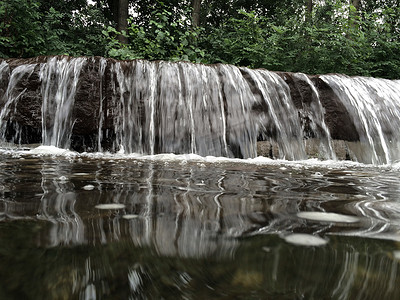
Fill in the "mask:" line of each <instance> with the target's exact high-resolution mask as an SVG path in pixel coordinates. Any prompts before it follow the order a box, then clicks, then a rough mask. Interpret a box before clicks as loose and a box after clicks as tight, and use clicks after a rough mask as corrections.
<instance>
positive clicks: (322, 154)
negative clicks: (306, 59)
mask: <svg viewBox="0 0 400 300" xmlns="http://www.w3.org/2000/svg"><path fill="white" fill-rule="evenodd" d="M90 64H98V65H96V66H95V68H94V69H93V70H95V71H94V72H92V73H91V74H90V76H89V77H87V76H86V73H85V74H83V75H82V74H81V73H82V72H81V71H82V68H83V67H84V66H86V65H87V66H89V65H90ZM38 70H40V71H39V72H38ZM85 70H86V67H85ZM85 72H86V71H85ZM290 76H292V77H293V78H295V79H296V80H299V81H300V82H302V87H300V88H305V89H307V90H309V91H310V92H309V93H308V92H307V95H306V96H305V97H307V99H303V100H304V101H303V100H301V101H303V102H302V104H301V105H302V106H301V107H300V108H299V107H297V106H298V104H296V106H295V104H294V101H293V99H292V98H291V92H292V91H291V89H292V87H291V86H289V85H288V84H287V83H286V82H285V80H284V79H282V78H281V77H280V76H279V75H278V74H277V73H273V72H269V71H267V70H250V69H247V68H238V67H235V66H231V65H223V64H218V65H202V64H192V63H187V62H177V63H172V62H149V61H144V60H136V61H114V60H106V59H104V58H100V59H98V58H84V57H81V58H67V57H51V58H48V59H47V61H45V60H40V59H39V60H36V62H35V63H27V64H24V65H20V66H17V67H15V66H12V67H11V66H9V65H8V63H7V62H6V61H2V62H1V63H0V77H1V80H2V82H3V83H6V84H3V85H2V88H3V89H2V90H1V93H2V94H1V95H0V97H1V99H0V103H1V105H2V109H1V111H0V134H1V136H2V139H3V140H12V141H13V142H17V143H20V142H21V141H20V140H19V139H20V138H18V136H20V135H21V134H20V133H18V130H19V128H22V127H23V126H24V124H19V122H20V120H21V118H20V115H21V112H20V111H19V109H20V108H22V107H25V106H26V103H31V101H30V99H36V98H38V97H40V99H39V101H38V103H40V105H41V112H39V113H41V120H40V119H38V120H36V121H34V122H32V124H34V125H32V124H29V126H36V125H35V124H38V123H39V122H41V128H36V127H33V129H34V130H36V131H37V132H40V131H41V135H42V144H43V145H52V146H56V147H59V148H69V147H70V146H71V137H72V136H73V135H77V134H81V133H77V132H76V130H75V128H74V125H75V121H77V120H78V121H79V126H82V124H85V125H86V124H88V126H89V125H90V126H91V127H90V128H91V129H90V130H91V132H90V133H88V135H93V136H90V137H89V139H92V141H93V143H92V145H91V146H90V147H87V148H85V149H88V148H91V149H98V150H99V151H103V150H108V149H110V150H112V151H118V150H120V151H123V152H125V153H140V154H150V155H153V154H158V153H175V154H187V153H193V154H198V155H201V156H209V155H211V156H224V157H239V158H253V157H256V156H257V155H259V153H257V143H258V140H259V139H263V140H266V141H269V142H270V144H271V145H274V147H275V146H276V148H277V151H278V152H279V154H278V155H275V154H274V157H279V158H282V159H288V160H301V159H306V158H307V153H306V150H307V149H306V147H305V145H307V146H308V145H309V144H308V140H307V139H308V138H309V137H312V138H313V140H312V143H316V144H317V146H318V147H319V150H317V152H318V153H317V155H318V157H319V158H321V159H336V154H335V151H334V149H333V147H332V144H333V142H332V139H331V133H330V130H329V129H332V128H328V126H327V123H326V122H325V119H326V118H327V116H326V111H325V106H324V105H327V104H326V101H330V100H329V99H328V100H324V101H325V102H324V103H322V102H321V99H320V90H319V86H318V85H316V84H314V82H317V81H318V80H322V81H323V82H324V84H326V85H327V86H328V88H329V87H330V88H331V89H332V90H333V91H334V93H335V94H336V96H337V98H338V100H337V101H339V102H341V103H340V105H343V107H344V110H345V113H348V114H349V118H350V121H349V122H350V123H354V128H356V130H357V134H355V136H359V137H360V142H359V143H358V142H349V143H347V147H348V148H349V149H350V152H351V154H352V156H351V157H352V158H354V159H355V160H358V161H362V162H366V163H373V164H386V163H393V162H396V161H398V160H399V159H400V154H399V153H400V151H398V149H399V146H400V133H399V131H398V128H399V127H400V101H399V96H398V91H399V90H400V83H399V81H391V80H383V79H374V78H364V77H353V78H350V77H346V76H342V75H324V76H319V77H315V78H314V79H315V80H317V81H315V80H313V81H312V80H310V77H308V76H307V75H305V74H301V73H297V74H292V75H290ZM32 80H33V81H34V83H33V84H32V85H27V82H31V81H32ZM82 82H85V83H84V84H83V83H82ZM37 84H39V88H38V87H37ZM305 85H306V86H307V87H306V86H305ZM88 86H92V87H94V90H96V89H99V91H98V93H94V94H93V93H92V92H87V91H86V90H85V91H86V92H87V93H86V94H85V93H84V92H82V91H83V90H84V89H85V88H86V87H88ZM295 88H296V87H295ZM31 89H32V90H31ZM37 90H40V93H39V94H38V93H37ZM79 93H80V94H79ZM25 95H28V97H27V98H25ZM82 95H83V96H82ZM304 95H305V94H304ZM35 97H36V98H35ZM76 97H81V98H79V99H80V100H79V103H81V102H85V105H86V108H85V109H87V107H90V105H92V104H91V103H93V106H94V107H93V111H94V112H95V113H94V114H92V115H91V117H90V119H88V120H87V123H86V120H82V119H81V118H82V116H84V115H85V112H83V113H81V114H79V113H77V111H78V110H79V112H81V110H80V109H79V106H77V105H78V104H76V103H75V98H76ZM82 97H89V99H87V102H86V99H84V98H82ZM90 97H93V99H94V98H95V99H94V100H93V99H91V98H90ZM301 97H303V94H302V96H301ZM308 98H310V99H308ZM21 99H22V100H21ZM81 99H82V100H81ZM324 99H325V98H324ZM28 100H29V101H28ZM19 101H20V102H19ZM21 101H24V102H21ZM35 101H36V100H35ZM332 101H333V100H332ZM335 101H336V100H335ZM18 103H20V104H18ZM329 105H330V104H329ZM89 110H90V108H89ZM28 112H29V109H28V110H27V109H26V108H25V112H24V118H30V116H29V115H27V114H28ZM340 113H343V112H340ZM36 114H38V112H36ZM332 119H333V120H334V122H335V120H336V119H335V117H333V118H331V120H332ZM338 119H340V117H339V118H338ZM89 123H90V124H89ZM10 124H12V126H13V127H12V128H11V130H10V128H9V126H10ZM77 124H78V123H77ZM305 124H306V125H305ZM305 126H307V128H306V127H305ZM329 126H330V127H331V126H339V127H340V126H341V125H340V124H333V125H332V122H330V123H329ZM14 132H15V134H14ZM10 133H12V134H13V135H14V137H13V138H10ZM104 133H105V134H104ZM83 134H86V133H83ZM6 135H7V136H6ZM36 140H38V139H36ZM103 144H104V145H105V148H104V149H103V147H102V145H103ZM72 147H74V146H72ZM271 149H272V148H271ZM307 151H308V150H307Z"/></svg>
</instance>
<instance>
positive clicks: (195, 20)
mask: <svg viewBox="0 0 400 300" xmlns="http://www.w3.org/2000/svg"><path fill="white" fill-rule="evenodd" d="M200 6H201V0H193V1H192V26H193V27H197V26H199V22H200Z"/></svg>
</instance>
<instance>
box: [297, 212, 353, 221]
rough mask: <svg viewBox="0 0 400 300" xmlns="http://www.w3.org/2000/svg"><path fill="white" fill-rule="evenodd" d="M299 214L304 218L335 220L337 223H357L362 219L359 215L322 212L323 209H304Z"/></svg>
mask: <svg viewBox="0 0 400 300" xmlns="http://www.w3.org/2000/svg"><path fill="white" fill-rule="evenodd" d="M297 216H298V217H299V218H302V219H307V220H311V221H320V222H335V223H356V222H358V221H360V219H359V218H358V217H355V216H348V215H342V214H337V213H329V212H321V211H302V212H299V213H297Z"/></svg>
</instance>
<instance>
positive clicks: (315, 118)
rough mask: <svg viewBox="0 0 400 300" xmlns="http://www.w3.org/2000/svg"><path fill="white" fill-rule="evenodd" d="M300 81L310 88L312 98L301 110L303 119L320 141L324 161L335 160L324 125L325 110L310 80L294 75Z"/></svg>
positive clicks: (329, 137)
mask: <svg viewBox="0 0 400 300" xmlns="http://www.w3.org/2000/svg"><path fill="white" fill-rule="evenodd" d="M294 76H295V77H297V78H299V79H300V80H304V81H305V82H306V83H307V84H308V85H309V86H310V88H311V92H312V96H311V101H310V104H309V105H307V106H306V107H304V108H303V111H302V113H303V114H304V117H305V118H307V119H308V120H310V127H311V130H312V132H313V133H314V134H315V138H316V139H318V140H319V141H320V143H319V148H320V151H319V152H320V154H321V156H322V157H323V158H325V159H333V160H336V154H335V151H334V150H333V147H332V142H331V135H330V132H329V128H328V126H327V125H326V123H325V116H324V114H325V110H324V108H323V107H322V104H321V100H320V97H319V93H318V90H317V88H316V87H315V85H314V84H313V83H312V82H311V80H310V78H308V77H307V75H305V74H303V73H296V74H294Z"/></svg>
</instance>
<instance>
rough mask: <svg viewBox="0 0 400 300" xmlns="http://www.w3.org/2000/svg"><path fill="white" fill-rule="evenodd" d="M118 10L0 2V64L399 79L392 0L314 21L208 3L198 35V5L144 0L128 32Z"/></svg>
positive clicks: (284, 4) (315, 15)
mask: <svg viewBox="0 0 400 300" xmlns="http://www.w3.org/2000/svg"><path fill="white" fill-rule="evenodd" d="M112 3H114V5H115V1H113V0H97V1H96V5H89V4H88V3H87V2H86V1H85V0H70V1H68V2H66V1H56V0H49V1H46V0H13V1H1V2H0V20H2V21H1V23H0V56H1V57H30V56H38V55H55V54H68V55H73V56H77V55H87V56H90V55H102V56H108V57H113V58H117V59H138V58H140V59H149V60H159V59H162V60H172V61H176V60H185V61H192V62H201V63H218V62H222V63H228V64H234V65H240V66H247V67H251V68H266V69H269V70H277V71H293V72H304V73H309V74H325V73H344V74H348V75H366V76H377V77H385V78H400V8H399V7H398V6H397V5H396V1H394V0H393V1H392V0H390V1H370V0H363V1H362V2H361V4H362V5H361V7H360V10H359V11H357V10H356V9H355V8H354V7H352V6H350V5H349V4H348V1H345V0H330V1H320V2H314V7H313V11H312V13H311V14H309V13H307V12H306V6H305V4H306V1H304V0H301V1H300V0H296V1H288V0H284V1H272V0H262V1H253V0H252V1H243V0H233V1H229V3H227V2H224V1H215V0H203V2H202V12H201V21H200V26H199V27H193V26H191V17H192V16H191V1H190V0H184V1H177V0H165V1H164V2H160V1H159V0H138V1H131V2H130V3H131V9H134V11H135V14H133V15H132V16H131V17H130V18H129V20H128V21H129V22H128V24H129V25H128V28H127V29H126V31H124V32H121V33H119V32H117V31H116V29H115V24H114V23H113V20H114V18H115V11H111V6H110V4H112ZM114 8H115V7H114ZM107 10H109V12H108V13H107ZM106 16H107V17H108V19H107V17H106ZM119 34H123V35H125V36H126V37H127V38H128V43H127V44H122V43H121V42H119V40H118V39H117V36H118V35H119Z"/></svg>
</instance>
